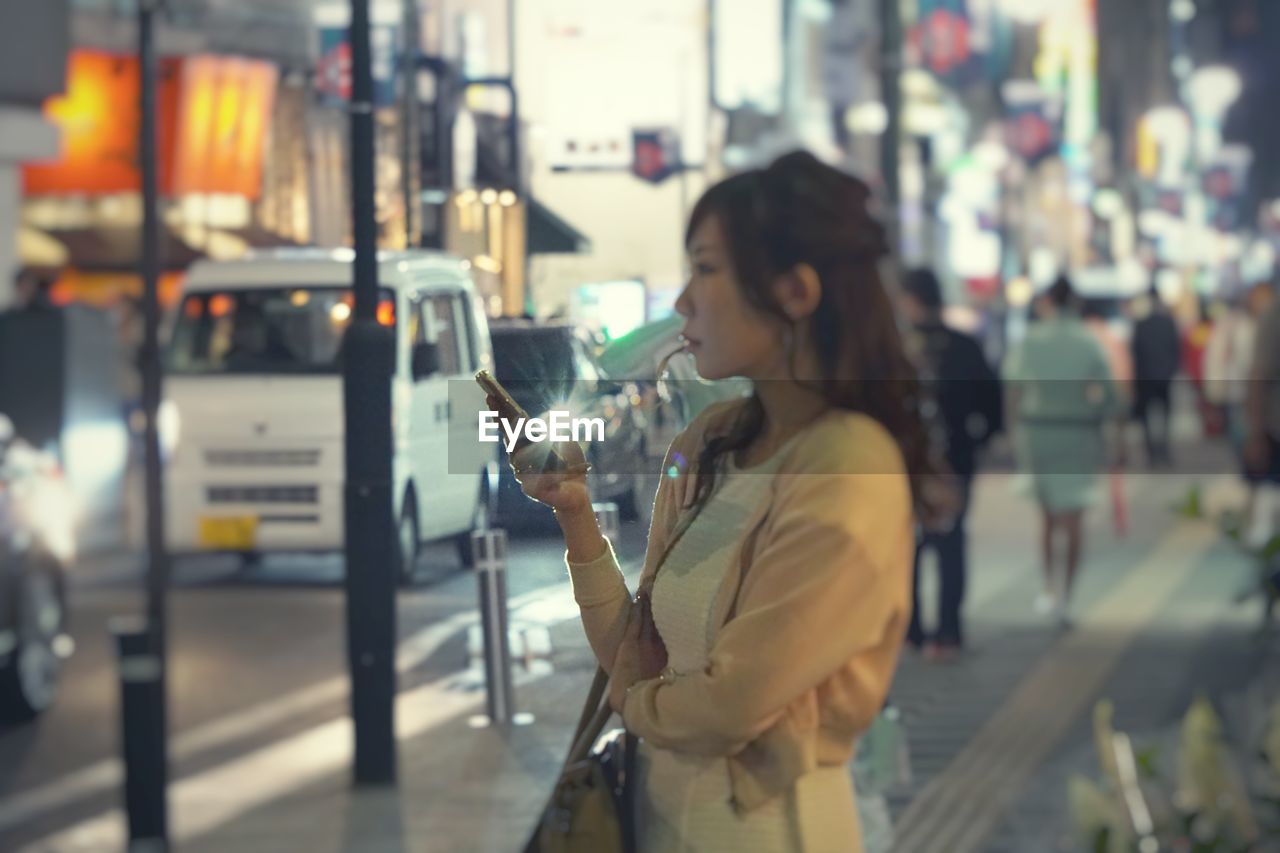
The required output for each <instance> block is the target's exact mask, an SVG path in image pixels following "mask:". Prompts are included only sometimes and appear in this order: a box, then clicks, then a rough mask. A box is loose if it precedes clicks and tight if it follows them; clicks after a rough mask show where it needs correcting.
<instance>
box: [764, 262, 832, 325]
mask: <svg viewBox="0 0 1280 853" xmlns="http://www.w3.org/2000/svg"><path fill="white" fill-rule="evenodd" d="M773 287H774V296H775V297H776V298H777V300H778V304H779V305H780V306H782V310H783V311H784V312H786V315H787V316H788V317H790V318H791V319H792V320H803V319H804V318H806V317H808V316H809V315H810V314H812V313H813V312H814V311H816V310H818V303H819V302H821V301H822V281H821V280H820V279H819V278H818V271H817V270H815V269H814V268H813V267H811V266H809V265H808V264H796V265H795V266H794V267H792V269H791V271H790V272H787V273H784V274H783V275H780V276H778V279H777V281H775V282H774V285H773Z"/></svg>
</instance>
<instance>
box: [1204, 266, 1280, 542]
mask: <svg viewBox="0 0 1280 853" xmlns="http://www.w3.org/2000/svg"><path fill="white" fill-rule="evenodd" d="M1273 297H1274V292H1273V290H1272V287H1271V285H1270V283H1262V284H1258V285H1255V286H1254V287H1252V288H1251V289H1249V290H1248V291H1247V292H1245V293H1243V294H1241V295H1238V296H1237V297H1236V298H1235V299H1234V300H1233V301H1232V302H1231V304H1230V305H1229V307H1228V309H1227V311H1226V312H1225V313H1224V314H1223V315H1222V316H1221V317H1219V318H1218V321H1217V323H1215V324H1214V327H1213V335H1212V336H1211V337H1210V338H1209V345H1208V347H1207V348H1206V349H1205V368H1204V381H1205V393H1206V394H1207V395H1208V399H1209V401H1210V403H1212V404H1213V405H1214V406H1217V407H1218V409H1219V411H1220V412H1221V418H1222V423H1223V427H1224V429H1225V431H1226V435H1227V440H1228V441H1229V442H1230V444H1231V449H1232V450H1233V451H1234V452H1235V454H1236V458H1237V459H1239V460H1240V463H1241V470H1242V472H1243V475H1244V480H1245V483H1246V485H1247V486H1248V497H1247V498H1246V500H1245V505H1244V511H1243V517H1244V518H1245V519H1246V520H1247V519H1250V518H1252V517H1253V506H1254V501H1255V498H1256V494H1257V485H1258V481H1259V477H1258V476H1257V475H1255V474H1254V472H1253V471H1251V470H1250V466H1249V465H1248V464H1246V459H1245V445H1246V443H1247V441H1248V437H1249V420H1248V416H1247V412H1246V403H1247V401H1248V393H1249V371H1250V370H1252V368H1253V357H1254V352H1255V350H1256V349H1257V343H1256V341H1257V326H1258V322H1259V321H1260V320H1261V318H1262V317H1263V316H1264V315H1265V314H1266V312H1267V309H1268V308H1270V306H1271V301H1272V299H1273Z"/></svg>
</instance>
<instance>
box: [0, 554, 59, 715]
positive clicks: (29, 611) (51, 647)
mask: <svg viewBox="0 0 1280 853" xmlns="http://www.w3.org/2000/svg"><path fill="white" fill-rule="evenodd" d="M17 607H18V610H17V623H16V625H15V626H14V627H15V629H16V633H17V637H16V640H17V645H16V646H15V647H14V649H13V651H12V652H11V653H10V654H9V660H8V662H7V663H6V664H5V665H4V666H3V667H0V719H4V720H6V721H11V722H25V721H27V720H30V719H32V718H34V717H35V716H37V715H38V714H40V713H41V712H43V711H44V710H45V709H46V708H48V707H49V706H50V705H52V704H53V700H54V697H55V696H56V694H57V691H58V675H59V673H60V671H61V669H62V662H61V660H60V659H59V657H58V654H57V651H56V648H55V641H56V640H57V638H58V636H59V634H61V633H62V629H63V623H64V621H65V613H64V610H63V601H62V591H61V588H60V584H59V581H58V577H57V574H56V570H55V569H53V568H52V567H49V566H31V567H29V568H28V569H26V570H24V571H23V572H22V574H21V577H20V578H19V579H18V588H17Z"/></svg>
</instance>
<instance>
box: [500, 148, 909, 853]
mask: <svg viewBox="0 0 1280 853" xmlns="http://www.w3.org/2000/svg"><path fill="white" fill-rule="evenodd" d="M869 195H870V194H869V191H868V189H867V187H866V185H864V184H863V183H861V182H860V181H858V180H856V179H854V178H852V177H849V176H847V175H845V174H843V173H840V172H838V171H836V170H835V169H832V168H830V167H828V166H825V165H823V164H821V163H820V162H819V161H818V160H816V159H815V158H814V157H813V156H812V155H809V154H804V153H795V154H789V155H787V156H784V157H782V158H781V159H779V160H778V161H777V162H775V163H774V164H773V165H771V166H770V167H769V168H767V169H764V170H756V171H751V172H747V173H745V174H741V175H738V176H736V177H732V178H729V179H728V180H726V181H724V182H723V183H721V184H718V185H717V186H715V187H713V188H712V189H710V190H709V191H708V192H707V193H706V195H705V196H703V198H702V199H701V200H700V201H699V202H698V204H697V206H696V207H695V209H694V211H693V215H692V217H691V221H690V223H689V227H688V231H687V234H686V246H687V249H688V252H689V257H690V263H691V267H692V274H691V277H690V280H689V282H688V284H687V285H686V287H685V289H684V290H683V292H682V293H681V295H680V297H679V300H678V301H677V303H676V310H677V311H678V312H679V313H680V315H681V316H683V317H684V321H685V322H684V336H685V338H686V340H687V346H688V349H689V351H690V352H691V353H692V355H693V357H694V359H695V360H696V362H697V367H698V372H699V373H700V374H701V375H702V376H703V377H705V378H707V379H724V378H728V377H734V376H740V377H746V378H749V379H751V380H752V381H753V387H754V393H753V395H752V396H751V397H750V398H748V399H746V400H742V401H726V402H722V403H717V404H715V405H713V406H711V407H710V408H708V409H707V410H706V411H704V412H703V413H702V414H700V415H699V416H698V417H697V418H696V419H695V420H694V421H693V422H692V423H691V424H690V426H689V427H688V428H687V429H686V430H684V431H683V432H682V433H681V434H680V435H679V436H677V438H676V439H675V440H674V441H673V443H672V445H671V448H670V450H669V451H668V453H667V458H666V460H665V462H664V464H663V472H664V475H665V476H663V478H662V481H661V484H660V485H659V487H658V493H657V498H656V500H655V503H654V511H653V522H652V526H651V528H650V531H649V544H648V552H647V554H646V558H645V565H644V569H643V572H642V574H641V579H640V582H639V594H638V595H637V598H636V604H635V605H634V606H633V604H632V600H631V597H630V596H629V594H628V591H627V588H626V586H625V584H624V580H623V576H622V574H621V572H620V571H619V570H618V564H617V560H616V559H615V557H614V554H613V550H612V547H611V546H610V544H609V543H608V542H607V541H606V540H605V539H603V537H601V535H600V532H599V529H598V528H597V526H596V521H595V518H594V516H593V514H592V511H591V504H590V499H589V496H588V491H587V484H586V481H585V479H584V477H583V475H581V474H579V473H576V471H577V470H580V469H574V468H573V467H572V466H570V467H569V469H568V470H569V471H570V472H571V473H567V474H566V473H546V472H543V471H541V470H540V466H538V465H537V464H536V457H537V455H538V454H537V452H536V451H535V450H534V449H533V448H529V449H528V450H527V451H524V452H521V451H518V452H517V453H516V459H515V464H516V466H517V473H518V474H519V475H520V477H521V479H522V482H523V485H524V488H525V491H526V492H527V493H528V494H529V495H530V496H531V497H533V498H534V499H536V500H539V501H542V502H543V503H546V504H549V505H550V506H552V507H553V508H554V509H555V513H556V517H557V519H558V520H559V523H560V526H561V528H562V529H563V532H564V536H565V541H566V544H567V554H566V560H567V562H568V565H569V570H570V573H571V576H572V580H573V586H574V594H575V597H576V599H577V602H578V604H579V606H580V608H581V611H582V620H583V625H584V627H585V628H586V633H587V638H588V640H589V641H590V644H591V647H592V649H593V650H594V652H595V654H596V657H597V659H598V660H599V661H600V663H601V665H602V666H604V667H605V668H606V669H607V670H609V672H610V675H611V684H610V700H611V702H612V703H613V706H614V708H615V709H616V710H618V711H619V712H620V713H621V714H622V718H623V721H624V723H625V724H626V726H627V728H628V729H629V730H630V731H632V732H634V733H635V734H637V735H639V736H640V737H641V738H643V742H642V744H643V745H642V747H641V750H640V756H639V758H640V772H639V774H638V775H639V784H640V786H641V788H640V796H639V798H638V801H639V802H638V820H637V824H638V834H639V842H640V849H641V850H645V851H652V852H653V853H657V851H664V853H665V851H686V850H688V851H692V850H697V851H720V850H724V851H793V850H794V851H807V852H810V851H826V850H830V851H836V850H839V851H849V850H855V851H857V850H861V849H862V847H861V842H860V840H859V828H858V820H857V817H856V811H855V806H854V795H853V790H852V784H851V779H850V773H849V769H848V762H849V759H850V757H851V756H852V753H853V746H854V743H855V740H856V739H857V737H858V735H859V734H860V733H862V732H863V731H864V730H865V729H866V728H867V727H868V725H869V724H870V723H871V721H872V720H873V719H874V718H875V717H876V715H877V714H878V712H879V711H880V709H881V706H882V704H883V702H884V699H885V696H886V694H887V692H888V688H889V683H890V680H891V677H892V674H893V671H894V667H895V665H896V662H897V658H898V652H899V649H900V646H901V644H902V638H903V636H904V634H905V632H906V622H907V618H908V616H909V615H910V592H911V591H910V583H911V558H912V552H913V548H914V519H913V503H914V505H915V507H917V508H919V509H925V508H927V503H928V502H927V501H926V500H925V499H924V498H923V497H922V496H921V495H920V494H918V493H917V494H913V482H916V483H918V482H920V480H916V481H913V479H912V478H911V476H910V475H913V474H922V473H924V472H925V470H926V468H927V459H926V452H927V451H926V448H927V442H926V439H925V434H924V431H923V429H922V428H921V424H920V422H919V420H918V418H917V416H916V414H915V412H916V407H915V400H914V398H913V394H914V392H915V381H914V376H913V373H912V370H911V368H910V365H909V362H908V361H907V359H906V357H905V355H904V352H903V346H902V342H901V340H900V338H899V333H898V329H897V326H896V324H895V319H894V315H893V310H892V307H891V302H890V300H889V297H888V295H887V294H886V292H885V289H884V287H883V286H882V284H881V282H880V278H879V274H878V272H877V264H878V261H879V260H880V259H881V258H882V257H883V256H884V255H885V254H886V244H885V242H886V241H885V235H884V230H883V229H882V228H881V226H880V225H879V224H878V223H877V222H876V221H875V220H874V219H873V218H872V216H871V214H870V213H869V211H868V202H869ZM562 452H565V453H567V454H568V455H570V457H571V458H570V459H569V460H568V461H570V462H573V461H576V460H577V459H580V455H579V454H580V452H581V451H580V448H577V447H576V446H570V447H568V448H562Z"/></svg>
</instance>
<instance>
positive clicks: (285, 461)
mask: <svg viewBox="0 0 1280 853" xmlns="http://www.w3.org/2000/svg"><path fill="white" fill-rule="evenodd" d="M204 461H205V463H206V464H208V465H209V466H210V467H213V468H304V467H307V466H309V465H319V464H320V451H319V450H307V449H302V450H206V451H205V452H204Z"/></svg>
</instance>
